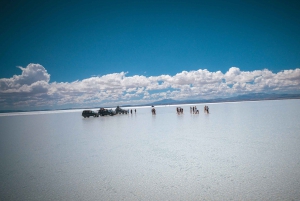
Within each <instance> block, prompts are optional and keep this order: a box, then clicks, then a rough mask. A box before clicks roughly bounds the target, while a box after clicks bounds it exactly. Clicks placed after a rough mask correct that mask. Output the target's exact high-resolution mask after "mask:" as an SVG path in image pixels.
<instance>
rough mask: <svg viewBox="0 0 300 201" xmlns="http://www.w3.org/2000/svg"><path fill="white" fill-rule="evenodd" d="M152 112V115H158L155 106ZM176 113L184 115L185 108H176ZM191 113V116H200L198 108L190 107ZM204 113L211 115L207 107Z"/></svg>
mask: <svg viewBox="0 0 300 201" xmlns="http://www.w3.org/2000/svg"><path fill="white" fill-rule="evenodd" d="M151 112H152V115H156V110H155V108H154V106H152V109H151ZM176 112H177V114H183V108H182V107H176ZM190 113H191V114H199V110H198V109H197V107H196V106H194V107H190ZM204 113H207V114H209V108H208V106H207V105H205V106H204Z"/></svg>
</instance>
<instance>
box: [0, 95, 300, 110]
mask: <svg viewBox="0 0 300 201" xmlns="http://www.w3.org/2000/svg"><path fill="white" fill-rule="evenodd" d="M283 99H300V94H267V93H251V94H245V95H239V96H235V97H229V98H215V99H199V100H173V99H164V100H160V101H155V102H153V103H149V104H143V105H122V106H121V107H130V106H131V107H134V106H151V105H179V104H197V103H218V102H239V101H260V100H283ZM95 108H100V107H95ZM72 109H81V108H66V109H63V110H72ZM60 110H62V109H60ZM29 111H37V110H0V113H10V112H29ZM39 111H51V109H44V110H39Z"/></svg>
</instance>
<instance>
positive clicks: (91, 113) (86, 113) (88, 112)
mask: <svg viewBox="0 0 300 201" xmlns="http://www.w3.org/2000/svg"><path fill="white" fill-rule="evenodd" d="M82 116H83V117H84V118H86V117H87V118H89V117H90V116H92V117H99V114H98V113H96V112H94V111H92V110H83V111H82Z"/></svg>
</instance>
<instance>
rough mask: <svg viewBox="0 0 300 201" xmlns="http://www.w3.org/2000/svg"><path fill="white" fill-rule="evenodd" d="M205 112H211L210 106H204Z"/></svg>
mask: <svg viewBox="0 0 300 201" xmlns="http://www.w3.org/2000/svg"><path fill="white" fill-rule="evenodd" d="M204 113H207V114H209V108H208V106H206V105H205V106H204Z"/></svg>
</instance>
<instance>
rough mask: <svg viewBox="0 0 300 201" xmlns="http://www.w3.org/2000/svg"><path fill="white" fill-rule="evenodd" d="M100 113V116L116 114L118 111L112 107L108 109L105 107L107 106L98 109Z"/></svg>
mask: <svg viewBox="0 0 300 201" xmlns="http://www.w3.org/2000/svg"><path fill="white" fill-rule="evenodd" d="M98 114H99V115H100V116H106V115H109V116H113V115H115V114H116V112H115V111H113V110H112V109H110V110H108V109H105V108H100V110H98Z"/></svg>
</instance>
